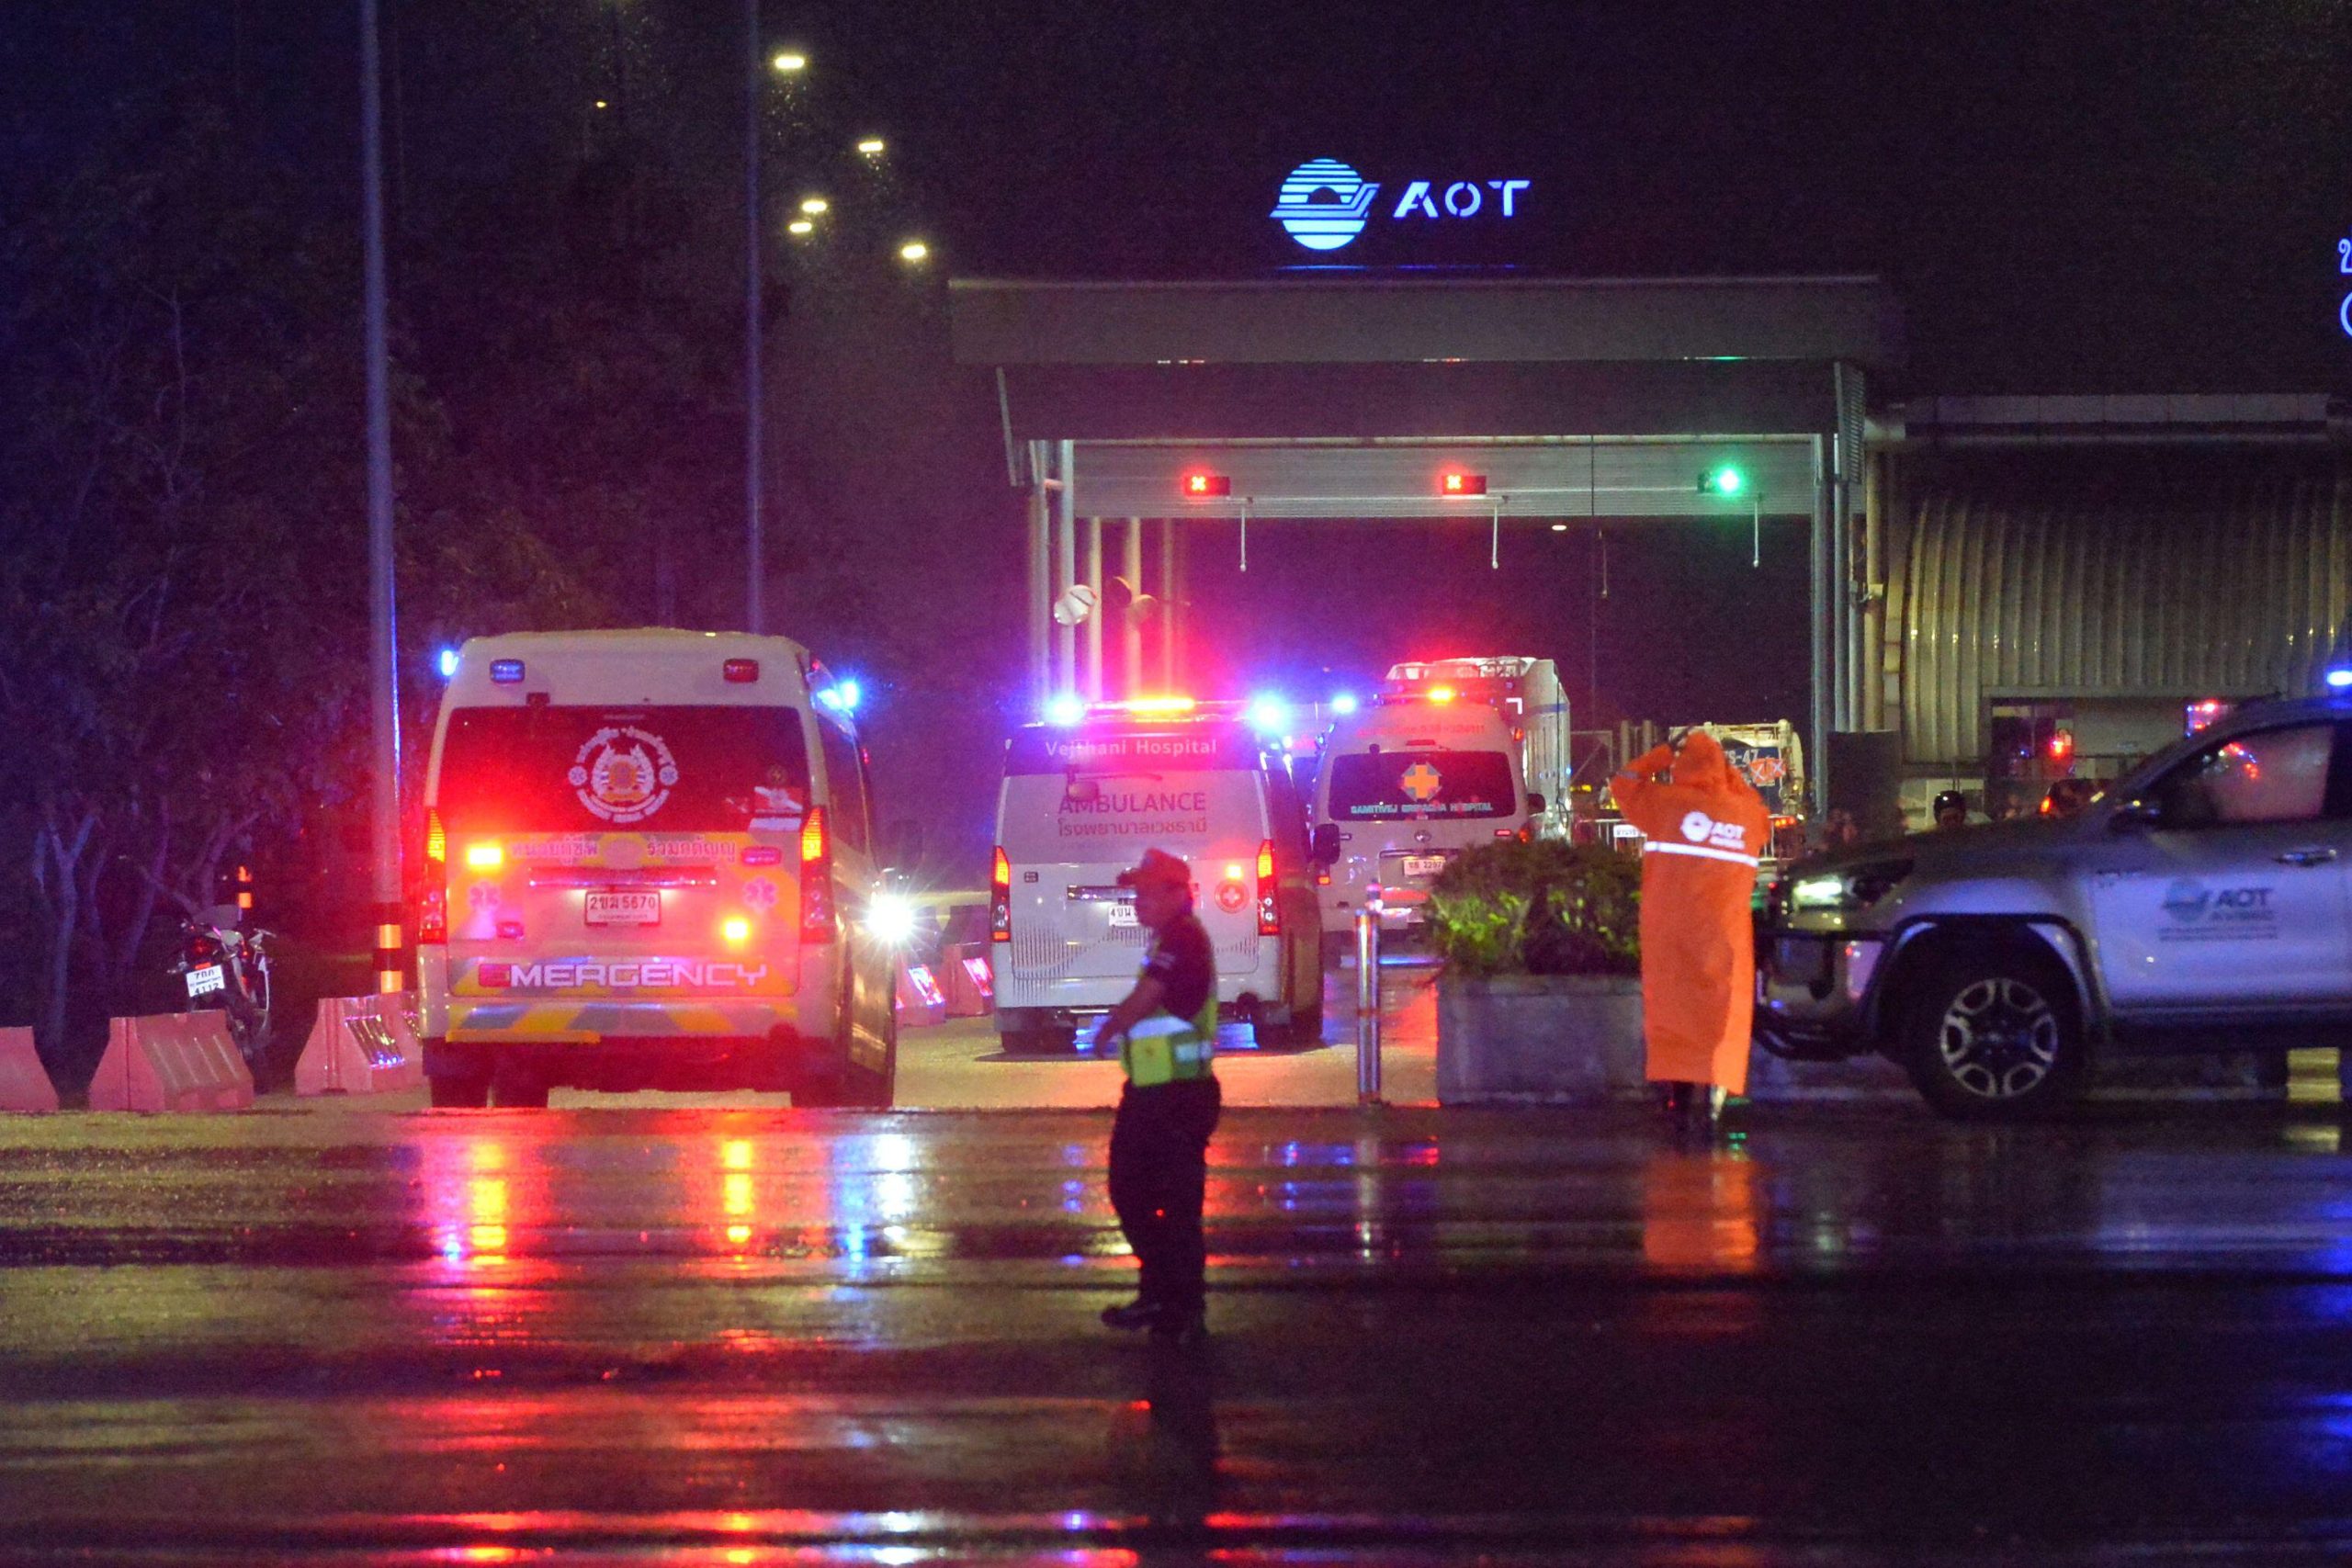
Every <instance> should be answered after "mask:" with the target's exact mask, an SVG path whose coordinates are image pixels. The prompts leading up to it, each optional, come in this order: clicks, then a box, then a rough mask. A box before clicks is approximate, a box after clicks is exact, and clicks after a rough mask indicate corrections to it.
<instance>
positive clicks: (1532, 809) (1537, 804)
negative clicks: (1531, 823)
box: [1527, 789, 1544, 817]
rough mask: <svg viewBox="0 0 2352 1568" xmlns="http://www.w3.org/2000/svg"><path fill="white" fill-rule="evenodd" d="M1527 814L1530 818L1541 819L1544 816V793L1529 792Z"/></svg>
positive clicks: (1538, 791)
mask: <svg viewBox="0 0 2352 1568" xmlns="http://www.w3.org/2000/svg"><path fill="white" fill-rule="evenodd" d="M1527 814H1528V815H1529V816H1530V817H1541V816H1542V815H1543V814H1544V793H1543V791H1541V790H1533V789H1531V790H1529V791H1528V792H1527Z"/></svg>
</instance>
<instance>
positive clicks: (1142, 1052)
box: [1119, 987, 1216, 1089]
mask: <svg viewBox="0 0 2352 1568" xmlns="http://www.w3.org/2000/svg"><path fill="white" fill-rule="evenodd" d="M1215 1061H1216V987H1210V990H1209V995H1208V999H1207V1000H1206V1001H1204V1002H1203V1003H1202V1004H1201V1010H1200V1011H1198V1012H1196V1013H1194V1014H1193V1016H1192V1017H1190V1018H1179V1017H1177V1016H1176V1014H1174V1013H1172V1012H1170V1011H1169V1010H1167V1009H1166V1008H1162V1009H1160V1010H1159V1011H1158V1012H1156V1013H1153V1014H1152V1015H1151V1016H1150V1017H1148V1018H1145V1019H1139V1020H1137V1021H1136V1023H1135V1025H1134V1026H1133V1027H1132V1028H1130V1029H1129V1030H1128V1031H1127V1032H1126V1033H1125V1034H1124V1035H1122V1036H1120V1038H1119V1066H1121V1067H1122V1068H1123V1069H1125V1072H1126V1075H1127V1081H1128V1082H1129V1083H1131V1084H1133V1085H1135V1086H1136V1088H1137V1089H1157V1088H1159V1086H1160V1085H1161V1084H1164V1083H1187V1082H1191V1081H1193V1080H1195V1079H1199V1078H1205V1077H1213V1076H1214V1075H1213V1074H1212V1072H1211V1071H1210V1066H1211V1064H1212V1063H1214V1062H1215Z"/></svg>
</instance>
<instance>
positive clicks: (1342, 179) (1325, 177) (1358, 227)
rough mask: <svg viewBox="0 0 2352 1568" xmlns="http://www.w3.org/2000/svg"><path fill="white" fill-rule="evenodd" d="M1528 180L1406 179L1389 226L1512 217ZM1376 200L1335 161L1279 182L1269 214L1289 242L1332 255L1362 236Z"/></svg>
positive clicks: (1368, 184) (1365, 183)
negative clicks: (1278, 190)
mask: <svg viewBox="0 0 2352 1568" xmlns="http://www.w3.org/2000/svg"><path fill="white" fill-rule="evenodd" d="M1532 183H1533V182H1532V181H1530V180H1453V181H1451V182H1444V183H1442V182H1439V181H1436V180H1410V181H1408V182H1407V183H1406V186H1405V190H1404V194H1402V195H1401V196H1399V197H1397V201H1396V204H1395V206H1394V207H1393V208H1391V209H1390V210H1389V213H1388V217H1389V220H1391V221H1392V222H1399V223H1403V222H1412V221H1415V220H1426V221H1442V220H1446V219H1457V218H1478V217H1482V216H1483V217H1496V218H1516V217H1518V216H1519V203H1520V198H1521V196H1523V195H1524V194H1525V193H1526V191H1527V189H1528V188H1529V186H1531V185H1532ZM1379 195H1380V186H1379V183H1378V182H1377V181H1374V180H1367V179H1365V178H1364V177H1363V175H1360V174H1358V173H1356V171H1355V170H1353V169H1351V168H1350V167H1349V166H1348V165H1347V164H1342V163H1340V161H1339V160H1338V159H1336V158H1317V159H1315V160H1313V161H1312V162H1310V163H1305V164H1300V165H1299V166H1298V167H1297V168H1295V169H1293V170H1292V171H1291V172H1290V174H1289V175H1287V176H1286V177H1285V178H1284V179H1283V186H1282V192H1281V195H1280V197H1278V198H1277V199H1276V201H1275V202H1274V210H1273V212H1272V214H1271V216H1272V217H1273V218H1274V219H1275V220H1277V221H1279V222H1280V223H1281V224H1282V226H1283V230H1284V231H1286V232H1287V233H1288V234H1289V235H1290V237H1291V238H1292V239H1294V240H1296V241H1297V242H1298V243H1300V244H1302V245H1305V246H1306V248H1307V249H1308V250H1310V251H1336V250H1338V249H1339V248H1340V246H1342V245H1344V244H1346V243H1348V242H1349V241H1351V240H1353V239H1354V238H1355V237H1356V236H1357V235H1359V234H1361V233H1363V231H1364V225H1365V224H1366V223H1368V222H1370V221H1371V220H1372V217H1373V202H1374V199H1375V198H1376V197H1378V196H1379Z"/></svg>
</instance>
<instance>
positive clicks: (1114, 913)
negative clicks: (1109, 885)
mask: <svg viewBox="0 0 2352 1568" xmlns="http://www.w3.org/2000/svg"><path fill="white" fill-rule="evenodd" d="M1103 908H1106V909H1108V910H1110V911H1111V923H1112V924H1113V925H1114V926H1131V925H1134V924H1135V923H1136V907H1135V906H1134V905H1133V904H1105V905H1104V906H1103Z"/></svg>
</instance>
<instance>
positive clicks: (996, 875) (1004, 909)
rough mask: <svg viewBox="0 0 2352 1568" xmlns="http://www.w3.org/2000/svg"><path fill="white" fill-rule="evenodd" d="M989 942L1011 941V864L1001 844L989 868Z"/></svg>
mask: <svg viewBox="0 0 2352 1568" xmlns="http://www.w3.org/2000/svg"><path fill="white" fill-rule="evenodd" d="M989 941H990V942H1011V941H1012V862H1011V861H1009V860H1007V859H1005V857H1004V846H1002V845H1001V844H1000V845H998V846H997V851H996V858H995V859H994V860H993V861H992V862H990V863H989Z"/></svg>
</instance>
